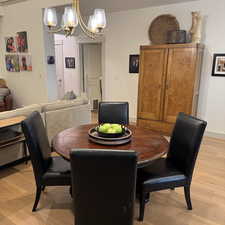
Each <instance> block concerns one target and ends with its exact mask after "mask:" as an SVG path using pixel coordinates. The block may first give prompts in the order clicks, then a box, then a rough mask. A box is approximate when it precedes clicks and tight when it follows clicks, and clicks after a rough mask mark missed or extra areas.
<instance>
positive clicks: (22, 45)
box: [16, 31, 28, 53]
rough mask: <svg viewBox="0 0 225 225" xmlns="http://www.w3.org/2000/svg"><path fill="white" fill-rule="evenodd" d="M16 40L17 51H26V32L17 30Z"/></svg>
mask: <svg viewBox="0 0 225 225" xmlns="http://www.w3.org/2000/svg"><path fill="white" fill-rule="evenodd" d="M16 40H17V51H18V52H22V53H26V52H28V41H27V32H26V31H22V32H18V33H17V36H16Z"/></svg>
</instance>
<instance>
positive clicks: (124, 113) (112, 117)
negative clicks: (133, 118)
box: [98, 102, 129, 125]
mask: <svg viewBox="0 0 225 225" xmlns="http://www.w3.org/2000/svg"><path fill="white" fill-rule="evenodd" d="M98 122H99V124H101V123H118V124H123V125H128V124H129V103H128V102H100V103H99V108H98Z"/></svg>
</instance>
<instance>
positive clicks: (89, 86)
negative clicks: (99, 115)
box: [79, 43, 103, 111]
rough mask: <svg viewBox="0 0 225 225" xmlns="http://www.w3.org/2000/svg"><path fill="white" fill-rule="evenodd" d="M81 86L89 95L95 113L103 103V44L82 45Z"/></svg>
mask: <svg viewBox="0 0 225 225" xmlns="http://www.w3.org/2000/svg"><path fill="white" fill-rule="evenodd" d="M79 48H80V62H81V70H80V72H81V85H82V89H83V91H84V92H86V93H87V95H88V98H89V100H90V103H91V108H92V110H93V111H97V109H98V103H99V102H100V101H102V88H103V87H102V84H103V82H102V43H81V44H80V47H79Z"/></svg>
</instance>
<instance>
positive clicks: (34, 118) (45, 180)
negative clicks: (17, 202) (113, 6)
mask: <svg viewBox="0 0 225 225" xmlns="http://www.w3.org/2000/svg"><path fill="white" fill-rule="evenodd" d="M22 130H23V133H24V136H25V138H26V143H27V146H28V150H29V153H30V157H31V163H32V167H33V171H34V176H35V181H36V199H35V202H34V206H33V209H32V211H36V208H37V205H38V202H39V199H40V196H41V191H42V190H44V188H45V186H67V185H71V173H70V163H69V162H67V161H65V160H64V159H63V158H62V157H57V156H55V157H52V156H51V148H50V146H49V142H48V138H47V134H46V130H45V128H44V124H43V121H42V118H41V115H40V113H39V112H33V113H31V115H30V116H29V117H28V118H27V119H26V120H24V121H23V122H22Z"/></svg>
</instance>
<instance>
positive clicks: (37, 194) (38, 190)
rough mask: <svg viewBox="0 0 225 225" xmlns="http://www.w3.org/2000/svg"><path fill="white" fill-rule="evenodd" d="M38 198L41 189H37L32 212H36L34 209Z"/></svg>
mask: <svg viewBox="0 0 225 225" xmlns="http://www.w3.org/2000/svg"><path fill="white" fill-rule="evenodd" d="M40 197H41V187H37V190H36V198H35V202H34V206H33V209H32V212H35V211H36V208H37V205H38V202H39V199H40Z"/></svg>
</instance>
